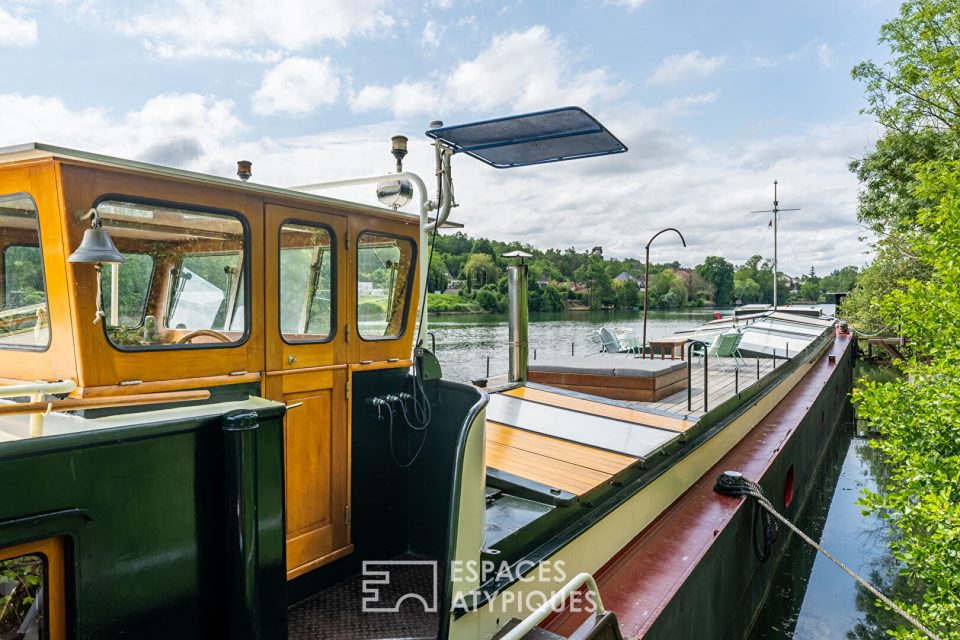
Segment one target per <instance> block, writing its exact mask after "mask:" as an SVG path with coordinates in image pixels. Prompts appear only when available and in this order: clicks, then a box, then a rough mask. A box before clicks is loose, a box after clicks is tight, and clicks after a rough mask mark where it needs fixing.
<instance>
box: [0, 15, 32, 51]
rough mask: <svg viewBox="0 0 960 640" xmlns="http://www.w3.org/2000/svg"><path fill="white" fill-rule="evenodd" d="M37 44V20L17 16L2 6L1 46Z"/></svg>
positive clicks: (0, 23)
mask: <svg viewBox="0 0 960 640" xmlns="http://www.w3.org/2000/svg"><path fill="white" fill-rule="evenodd" d="M35 44H37V21H36V20H33V19H32V18H20V17H17V16H15V15H13V14H11V13H9V12H8V11H6V10H5V9H4V8H3V7H0V47H32V46H33V45H35Z"/></svg>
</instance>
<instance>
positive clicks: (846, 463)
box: [749, 433, 917, 640]
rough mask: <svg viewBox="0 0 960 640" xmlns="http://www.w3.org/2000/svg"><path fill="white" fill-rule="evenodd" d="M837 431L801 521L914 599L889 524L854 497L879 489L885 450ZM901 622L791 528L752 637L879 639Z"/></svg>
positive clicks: (888, 589)
mask: <svg viewBox="0 0 960 640" xmlns="http://www.w3.org/2000/svg"><path fill="white" fill-rule="evenodd" d="M838 438H839V442H837V443H835V446H834V447H833V448H832V450H831V451H830V452H828V454H827V456H826V458H825V460H824V464H823V466H822V467H821V470H820V477H819V478H818V479H817V480H816V483H817V485H816V486H817V490H816V491H815V492H814V493H813V494H812V495H811V496H810V499H809V502H808V503H807V505H806V508H805V511H804V513H803V515H802V516H801V517H800V520H799V522H798V523H797V524H798V525H799V526H800V528H801V529H803V530H805V531H807V532H808V533H809V534H810V536H811V537H812V538H813V539H814V540H819V541H820V543H821V544H822V545H823V546H824V547H825V548H826V549H828V550H830V551H831V552H832V553H833V554H834V555H835V556H837V557H838V558H839V559H840V561H842V562H843V563H844V564H846V565H847V566H848V567H850V568H851V569H853V570H854V571H856V572H857V573H859V574H860V575H862V576H864V577H865V578H866V579H867V580H868V581H870V582H871V583H872V584H873V585H874V586H876V587H878V588H879V589H880V591H881V592H883V593H886V594H888V595H893V596H894V597H895V598H896V599H907V600H912V599H915V598H916V595H917V594H916V591H915V589H913V588H912V587H911V585H910V584H909V583H908V581H906V580H905V579H904V578H903V576H901V575H899V568H900V567H899V564H898V563H897V561H896V560H894V558H893V557H892V556H891V555H890V550H889V541H890V536H891V535H892V533H891V530H890V528H889V526H888V525H887V523H886V522H885V521H884V520H882V519H880V518H878V517H875V516H869V517H868V516H864V515H863V514H862V513H861V508H860V506H859V505H858V504H857V499H858V498H859V496H860V494H861V492H862V490H863V489H864V488H865V487H868V488H870V489H873V490H875V489H876V487H877V486H878V484H879V485H880V486H882V485H883V483H884V482H885V481H886V478H887V471H886V467H885V465H884V464H883V460H882V458H881V456H880V453H879V452H878V451H876V450H875V449H873V448H872V447H870V444H869V441H868V440H867V439H865V438H862V437H853V436H852V435H850V434H848V433H844V434H840V435H839V436H838ZM899 622H900V621H899V618H898V616H897V615H896V614H895V613H893V612H890V611H887V610H885V609H882V608H878V607H876V606H875V598H874V597H873V595H872V594H870V593H869V592H868V591H867V590H866V589H864V588H863V587H861V586H860V585H859V584H857V583H856V582H854V581H853V579H851V578H850V577H849V576H847V575H846V574H845V573H843V572H842V571H841V570H840V569H839V568H837V567H836V566H835V565H834V564H833V563H832V562H830V561H829V560H827V559H826V558H824V557H823V556H821V555H819V554H818V553H817V552H816V551H815V550H814V549H813V548H811V547H810V546H808V545H807V544H806V543H804V542H803V541H801V540H799V538H797V536H793V537H792V538H791V540H790V543H789V546H788V548H787V550H786V553H785V556H784V559H783V561H782V563H781V565H780V567H779V568H778V575H777V578H776V579H775V581H774V583H773V585H772V587H771V591H770V593H769V596H768V598H767V601H766V603H765V604H764V607H763V609H762V610H761V612H760V615H759V617H758V619H757V621H756V623H755V624H754V629H753V632H752V634H751V635H750V636H749V637H750V638H751V639H752V640H759V639H761V638H764V639H783V638H793V639H796V640H800V639H803V640H820V639H826V638H844V637H845V638H848V639H850V640H881V639H887V638H889V637H890V636H889V635H888V634H887V629H893V628H896V627H897V626H898V623H899Z"/></svg>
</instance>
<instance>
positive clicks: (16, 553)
mask: <svg viewBox="0 0 960 640" xmlns="http://www.w3.org/2000/svg"><path fill="white" fill-rule="evenodd" d="M67 544H68V543H67V540H66V539H65V538H64V537H63V536H54V537H48V538H41V539H38V540H32V541H28V542H14V543H12V544H8V543H4V544H2V545H0V562H6V561H8V560H16V559H17V558H21V557H24V556H38V557H40V558H42V559H43V581H44V584H43V587H44V598H43V619H44V622H45V627H46V631H47V633H46V634H44V636H42V637H41V640H58V639H60V638H65V637H66V626H67V616H68V611H67V599H66V586H67V575H68V574H67V571H68V566H67V564H66V547H67ZM55 605H56V607H55Z"/></svg>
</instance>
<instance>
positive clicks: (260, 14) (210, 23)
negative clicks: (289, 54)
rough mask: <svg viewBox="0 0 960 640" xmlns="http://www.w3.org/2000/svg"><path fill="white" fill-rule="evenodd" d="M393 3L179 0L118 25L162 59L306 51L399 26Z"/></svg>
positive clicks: (367, 0) (371, 0) (373, 0)
mask: <svg viewBox="0 0 960 640" xmlns="http://www.w3.org/2000/svg"><path fill="white" fill-rule="evenodd" d="M387 4H388V3H387V0H273V1H272V2H265V1H264V0H176V1H175V2H172V3H161V4H160V5H157V6H155V7H154V6H151V7H150V8H149V9H145V10H142V11H139V12H131V13H132V16H130V17H124V18H123V19H121V20H119V21H118V23H117V27H118V29H119V30H120V31H121V32H122V33H125V34H127V35H130V36H138V37H142V38H143V39H144V42H145V44H147V45H148V46H149V47H150V48H151V50H152V51H154V52H156V53H158V54H160V55H174V56H180V57H183V56H184V55H186V54H189V55H196V56H211V57H224V55H225V53H224V52H225V51H232V50H243V49H245V48H251V47H262V46H266V47H268V48H272V49H283V50H287V51H301V50H303V49H305V48H307V47H309V46H312V45H316V44H318V43H321V42H324V41H327V40H333V41H337V42H345V41H346V40H347V39H348V38H349V37H351V36H353V35H355V34H376V33H378V32H380V31H382V30H385V29H388V28H389V27H390V26H391V25H393V22H394V21H393V18H391V17H390V16H388V15H387V14H386V13H385V12H384V10H383V8H384V7H385V6H386V5H387Z"/></svg>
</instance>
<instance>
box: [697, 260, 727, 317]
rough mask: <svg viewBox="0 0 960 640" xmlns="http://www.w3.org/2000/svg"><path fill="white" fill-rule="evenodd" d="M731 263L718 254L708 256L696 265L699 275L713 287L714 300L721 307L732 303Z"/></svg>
mask: <svg viewBox="0 0 960 640" xmlns="http://www.w3.org/2000/svg"><path fill="white" fill-rule="evenodd" d="M733 272H734V271H733V265H732V264H730V263H729V262H727V261H726V260H724V259H723V258H721V257H719V256H708V257H707V259H706V260H704V261H703V264H701V265H699V266H697V273H698V274H700V277H701V278H703V279H704V280H706V281H707V282H709V283H710V285H711V286H713V289H714V301H715V302H716V303H717V304H718V305H720V306H721V307H727V306H730V305H731V304H733Z"/></svg>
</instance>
